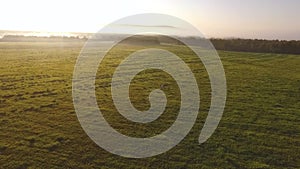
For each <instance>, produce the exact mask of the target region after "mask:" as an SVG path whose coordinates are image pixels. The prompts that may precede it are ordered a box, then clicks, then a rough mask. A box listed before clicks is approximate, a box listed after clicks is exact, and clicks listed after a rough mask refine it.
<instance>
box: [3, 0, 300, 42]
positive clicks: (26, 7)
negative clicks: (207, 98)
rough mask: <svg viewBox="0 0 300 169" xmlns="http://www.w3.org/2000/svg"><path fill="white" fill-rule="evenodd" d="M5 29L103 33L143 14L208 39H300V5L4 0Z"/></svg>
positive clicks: (253, 0) (225, 0)
mask: <svg viewBox="0 0 300 169" xmlns="http://www.w3.org/2000/svg"><path fill="white" fill-rule="evenodd" d="M0 4H1V5H0V7H1V9H0V30H23V31H47V32H97V31H98V30H99V29H101V28H102V27H103V26H105V25H106V24H109V23H111V22H114V21H115V20H118V19H120V18H122V17H126V16H130V15H134V14H140V13H162V14H168V15H172V16H175V17H178V18H181V19H184V20H185V21H187V22H189V23H190V24H192V25H194V26H196V27H197V28H198V29H199V30H200V31H201V32H202V33H203V34H204V35H205V36H207V37H216V38H232V37H234V38H258V39H285V40H300V22H299V21H300V1H299V0H248V1H246V0H147V1H145V0H108V1H102V0H94V1H93V0H84V1H62V0H44V1H41V0H26V1H24V0H19V1H18V0H4V1H1V3H0Z"/></svg>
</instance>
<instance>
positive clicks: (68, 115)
mask: <svg viewBox="0 0 300 169" xmlns="http://www.w3.org/2000/svg"><path fill="white" fill-rule="evenodd" d="M83 45H84V41H80V40H76V41H75V40H74V41H66V42H64V41H62V42H1V43H0V72H1V73H0V81H1V83H0V89H1V92H0V129H1V132H0V168H5V169H6V168H51V169H53V168H300V160H299V159H300V125H299V122H300V67H299V65H300V55H285V54H267V53H241V52H227V51H218V52H219V55H220V58H221V60H222V62H223V66H224V69H225V73H226V79H227V102H226V107H225V111H224V114H223V118H222V120H221V122H220V124H219V126H218V128H217V130H216V131H215V133H214V134H213V135H212V137H210V138H209V140H208V141H207V142H205V143H204V144H201V145H198V136H199V134H200V129H201V128H202V126H203V122H204V121H205V117H206V114H207V112H208V109H209V104H210V87H209V86H210V85H209V79H208V75H207V73H206V71H205V69H204V68H203V65H201V64H199V62H198V60H197V59H195V58H194V56H193V54H191V53H190V52H189V50H188V49H187V48H186V47H183V46H180V45H176V46H170V45H166V46H162V48H164V49H167V50H170V51H173V52H174V53H175V54H177V55H180V56H182V57H183V60H184V61H186V62H187V63H188V65H189V66H190V67H191V68H192V70H193V71H194V73H195V75H196V77H197V81H198V83H199V84H200V85H199V89H200V95H201V108H200V111H199V116H198V119H197V123H196V124H195V125H194V127H193V128H192V130H191V132H190V133H189V134H188V135H187V137H186V138H185V139H184V140H183V141H182V142H181V143H180V144H178V145H177V146H176V147H174V148H173V149H171V150H170V151H168V152H166V153H164V154H161V155H158V156H154V157H151V158H145V159H129V158H123V157H120V156H117V155H113V154H110V153H108V152H106V151H105V150H103V149H102V148H100V147H98V146H97V145H96V144H95V143H94V142H93V141H92V140H91V139H90V138H89V137H88V136H87V135H86V134H85V132H84V131H83V129H82V128H81V126H80V124H79V122H78V120H77V117H76V113H75V110H74V107H73V102H72V76H73V70H74V66H75V63H76V59H77V57H78V55H79V53H80V50H81V48H82V47H83ZM137 49H140V47H137V46H132V45H131V46H126V45H120V46H118V47H116V48H115V49H114V51H112V52H111V53H110V55H108V56H107V59H106V60H104V62H105V63H106V64H105V65H106V67H102V68H100V69H99V71H98V73H97V80H96V91H97V98H98V100H97V101H98V104H99V105H101V106H100V107H101V109H102V110H103V111H104V115H105V118H106V119H107V120H108V121H109V122H110V123H111V125H112V126H113V127H114V128H116V129H117V130H118V131H120V132H123V133H126V134H128V135H130V136H135V137H149V136H152V135H155V134H158V133H160V132H162V131H164V130H165V129H166V128H168V127H169V126H170V125H171V124H172V122H173V121H174V119H175V118H176V112H177V110H178V104H177V103H178V95H176V93H177V92H176V90H178V89H177V86H176V84H174V83H173V82H174V81H172V78H170V76H168V75H167V74H165V73H164V72H160V71H158V70H148V71H145V72H142V73H141V74H139V75H138V76H137V77H136V78H135V79H134V81H133V82H132V87H131V93H133V94H132V98H131V99H132V103H133V104H134V106H135V107H136V108H137V109H139V110H146V109H147V108H149V106H150V105H149V102H148V100H147V98H148V95H149V92H150V91H151V90H153V89H155V88H159V86H160V85H161V83H162V82H163V83H164V84H167V85H166V86H167V87H166V88H165V89H164V91H165V92H166V95H167V98H169V99H170V100H168V105H167V108H166V111H165V113H164V114H163V116H162V117H161V118H159V119H158V120H157V121H155V122H152V123H150V124H145V125H140V124H135V123H131V122H129V121H126V120H124V118H122V116H121V115H119V114H118V113H117V112H116V110H115V108H114V106H113V103H112V101H111V95H110V90H109V89H110V78H109V77H110V76H111V74H112V73H113V69H110V68H111V67H114V66H116V65H117V64H118V62H120V61H121V60H120V59H121V58H122V56H125V55H126V54H128V53H130V52H132V51H134V50H137ZM113 54H117V55H119V56H120V57H117V58H115V57H111V56H114V55H113ZM103 70H106V71H103ZM174 93H175V94H174Z"/></svg>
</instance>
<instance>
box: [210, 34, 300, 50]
mask: <svg viewBox="0 0 300 169" xmlns="http://www.w3.org/2000/svg"><path fill="white" fill-rule="evenodd" d="M210 41H211V42H212V44H213V45H214V46H215V48H216V49H217V50H226V51H239V52H258V53H283V54H300V41H296V40H291V41H286V40H261V39H216V38H212V39H210Z"/></svg>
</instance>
